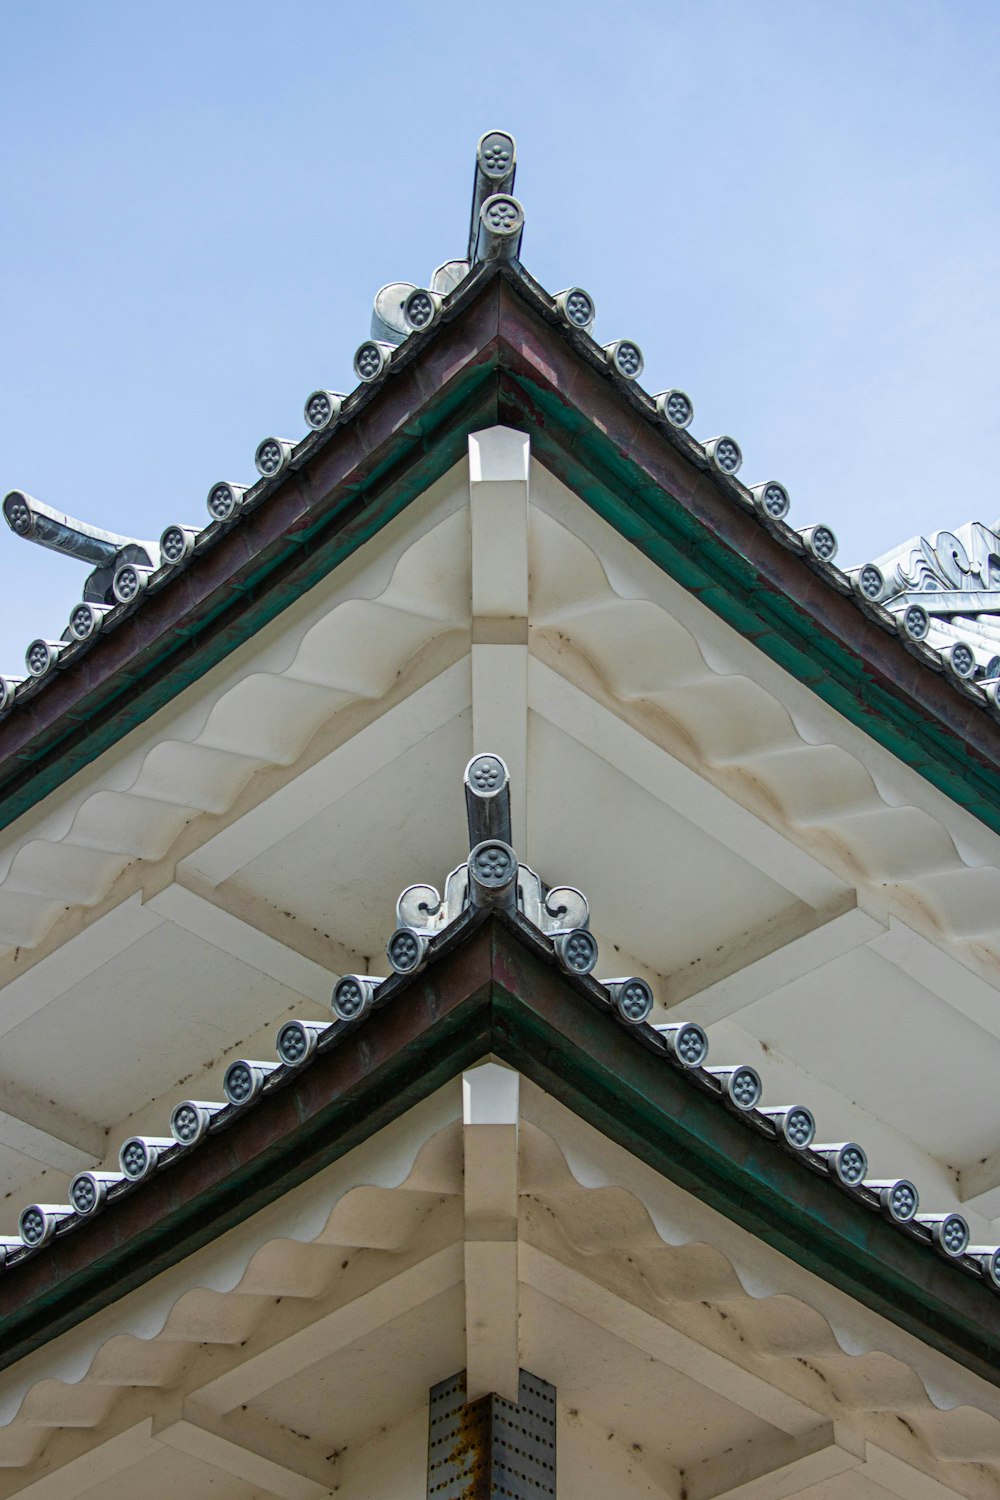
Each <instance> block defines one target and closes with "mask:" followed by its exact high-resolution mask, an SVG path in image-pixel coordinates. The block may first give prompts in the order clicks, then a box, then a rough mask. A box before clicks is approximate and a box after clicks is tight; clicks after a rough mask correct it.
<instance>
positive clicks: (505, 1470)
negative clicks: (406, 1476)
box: [427, 1370, 556, 1500]
mask: <svg viewBox="0 0 1000 1500" xmlns="http://www.w3.org/2000/svg"><path fill="white" fill-rule="evenodd" d="M466 1390H467V1387H466V1378H465V1373H464V1371H463V1372H462V1373H461V1374H458V1375H453V1376H452V1377H451V1378H450V1379H449V1380H443V1381H441V1382H440V1384H439V1385H436V1386H434V1387H433V1388H432V1390H431V1399H430V1426H429V1432H428V1450H427V1496H428V1500H545V1497H547V1496H554V1495H555V1493H556V1392H555V1387H554V1386H551V1385H549V1384H548V1382H547V1381H544V1380H540V1379H539V1378H538V1377H537V1376H535V1375H529V1374H528V1373H527V1371H525V1370H522V1371H521V1378H520V1384H519V1390H518V1394H519V1396H520V1400H519V1402H518V1403H517V1405H515V1404H514V1403H513V1402H511V1401H506V1400H504V1399H503V1397H501V1396H483V1397H482V1398H481V1399H480V1400H478V1401H473V1402H471V1403H467V1402H466V1399H465V1397H466Z"/></svg>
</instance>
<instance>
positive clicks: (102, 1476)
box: [16, 1417, 162, 1500]
mask: <svg viewBox="0 0 1000 1500" xmlns="http://www.w3.org/2000/svg"><path fill="white" fill-rule="evenodd" d="M152 1429H153V1419H152V1418H151V1417H146V1418H145V1419H144V1420H143V1421H142V1422H137V1423H136V1425H135V1426H134V1427H129V1428H127V1429H126V1430H125V1431H124V1432H119V1433H116V1435H115V1436H114V1437H111V1438H108V1440H107V1441H106V1442H104V1443H99V1444H98V1446H97V1447H96V1448H90V1449H88V1451H87V1452H86V1453H81V1454H80V1456H79V1457H78V1458H74V1459H71V1460H70V1462H69V1463H66V1464H61V1465H60V1467H59V1468H58V1469H54V1470H53V1471H52V1472H51V1473H50V1474H44V1475H43V1476H42V1477H41V1478H40V1479H36V1480H35V1481H34V1482H33V1483H29V1484H26V1485H25V1486H24V1487H23V1488H22V1489H19V1490H17V1491H16V1493H17V1495H18V1500H77V1497H78V1496H79V1495H94V1494H100V1492H101V1487H102V1486H103V1485H106V1484H109V1483H110V1482H111V1480H113V1479H115V1478H116V1477H117V1476H118V1475H119V1474H123V1473H124V1472H125V1470H126V1469H131V1468H132V1467H133V1465H134V1464H139V1463H142V1462H143V1460H144V1459H147V1458H153V1457H155V1456H156V1455H157V1454H158V1453H160V1452H162V1449H161V1448H160V1446H159V1444H158V1443H157V1441H156V1439H155V1438H154V1437H153V1433H152Z"/></svg>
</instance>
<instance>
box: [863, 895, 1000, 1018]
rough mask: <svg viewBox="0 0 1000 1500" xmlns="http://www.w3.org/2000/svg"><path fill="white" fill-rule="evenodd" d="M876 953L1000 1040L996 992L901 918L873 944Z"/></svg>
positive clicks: (891, 924)
mask: <svg viewBox="0 0 1000 1500" xmlns="http://www.w3.org/2000/svg"><path fill="white" fill-rule="evenodd" d="M871 946H872V951H873V952H875V953H879V954H881V956H882V957H883V958H887V959H889V961H890V962H891V963H894V964H895V965H896V967H897V968H898V969H901V970H902V971H903V973H904V974H907V975H909V977H910V978H911V979H915V980H916V981H917V983H918V984H921V985H923V987H924V989H927V990H930V992H931V994H933V995H937V996H938V998H939V999H941V1000H944V1001H946V1002H947V1004H948V1005H950V1006H952V1007H953V1008H954V1009H955V1010H957V1011H958V1012H959V1013H960V1014H961V1015H963V1016H965V1017H966V1018H967V1019H968V1020H970V1021H974V1022H975V1024H976V1025H977V1026H981V1027H982V1028H983V1030H984V1031H988V1032H989V1033H990V1035H991V1036H995V1037H1000V1004H998V1003H997V991H996V988H995V987H994V986H993V985H992V984H989V983H987V981H986V980H985V979H980V978H979V975H978V974H974V973H973V972H972V970H971V969H967V968H966V967H965V965H964V964H963V963H961V962H960V961H959V959H957V958H956V957H954V956H953V955H952V954H951V953H947V952H945V951H944V949H942V948H939V947H937V945H936V944H935V943H932V942H930V941H929V939H928V938H925V937H922V936H921V934H920V933H919V932H914V930H913V928H912V927H908V926H907V925H906V923H905V922H901V921H899V919H898V918H897V917H890V918H889V930H888V932H886V933H885V934H884V935H883V936H882V937H880V938H878V939H877V940H876V941H874V942H873V943H872V945H871Z"/></svg>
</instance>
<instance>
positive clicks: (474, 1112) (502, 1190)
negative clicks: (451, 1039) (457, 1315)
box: [462, 1063, 520, 1404]
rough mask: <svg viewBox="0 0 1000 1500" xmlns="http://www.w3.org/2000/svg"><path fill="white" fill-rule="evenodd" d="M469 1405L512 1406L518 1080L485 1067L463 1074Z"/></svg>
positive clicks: (509, 1072)
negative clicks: (491, 1400) (489, 1399)
mask: <svg viewBox="0 0 1000 1500" xmlns="http://www.w3.org/2000/svg"><path fill="white" fill-rule="evenodd" d="M462 1093H463V1149H464V1155H465V1172H464V1178H463V1181H464V1193H465V1340H466V1381H467V1391H468V1398H467V1399H468V1400H469V1401H476V1400H478V1398H479V1397H480V1396H486V1395H489V1394H490V1393H491V1392H494V1393H495V1394H496V1395H498V1396H503V1397H505V1399H506V1400H508V1401H513V1402H514V1403H515V1404H516V1402H517V1400H518V1384H519V1372H520V1359H519V1357H518V1269H517V1258H518V1244H517V1209H518V1118H519V1113H520V1105H519V1101H520V1078H519V1076H518V1074H517V1073H515V1072H513V1071H512V1070H511V1069H510V1068H502V1067H500V1066H499V1065H498V1064H497V1063H484V1064H483V1066H482V1067H479V1068H472V1069H470V1071H469V1072H467V1073H463V1075H462Z"/></svg>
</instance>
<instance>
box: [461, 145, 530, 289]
mask: <svg viewBox="0 0 1000 1500" xmlns="http://www.w3.org/2000/svg"><path fill="white" fill-rule="evenodd" d="M516 172H517V142H516V141H515V140H514V137H513V136H512V135H510V134H509V132H508V131H506V130H487V132H486V134H485V135H482V136H480V138H479V144H478V146H477V147H476V176H475V180H474V182H473V185H472V213H471V214H470V216H469V250H468V258H469V260H470V261H473V262H475V261H476V260H482V259H484V257H483V256H480V255H477V253H476V243H477V241H478V239H479V226H480V219H481V215H482V210H483V207H484V205H485V204H486V202H487V200H488V199H490V198H493V197H496V196H505V197H509V196H510V194H511V193H513V191H514V176H515V173H516ZM522 222H523V217H522Z"/></svg>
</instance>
